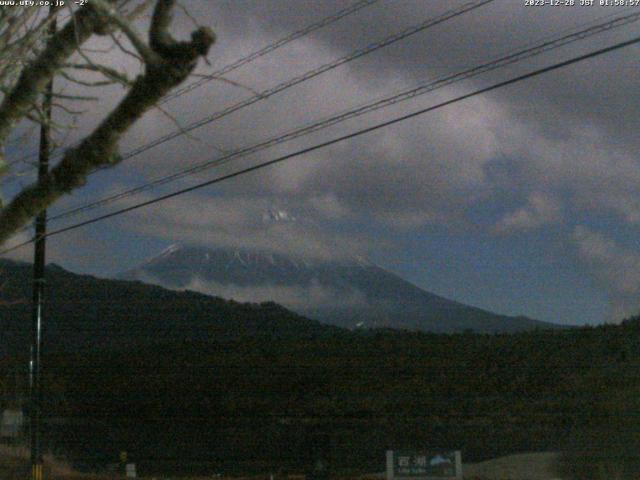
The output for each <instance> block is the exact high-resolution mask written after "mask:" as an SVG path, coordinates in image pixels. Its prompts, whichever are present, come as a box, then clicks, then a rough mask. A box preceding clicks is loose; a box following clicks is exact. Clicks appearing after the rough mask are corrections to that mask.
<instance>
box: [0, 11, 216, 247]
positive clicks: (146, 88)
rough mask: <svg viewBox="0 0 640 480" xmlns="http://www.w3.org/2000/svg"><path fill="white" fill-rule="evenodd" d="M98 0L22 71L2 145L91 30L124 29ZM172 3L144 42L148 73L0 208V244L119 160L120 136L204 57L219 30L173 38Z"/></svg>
mask: <svg viewBox="0 0 640 480" xmlns="http://www.w3.org/2000/svg"><path fill="white" fill-rule="evenodd" d="M94 3H95V4H96V5H98V7H97V8H92V9H80V10H78V12H77V13H76V14H75V15H74V19H72V20H70V21H69V22H68V23H67V25H66V26H65V27H64V29H63V30H61V31H60V32H59V33H58V34H57V35H55V36H54V37H52V38H51V40H50V42H49V45H48V46H47V48H46V49H45V50H44V51H43V52H42V54H41V55H40V56H39V57H38V58H37V59H36V60H35V61H34V62H33V64H31V65H30V66H29V67H27V68H26V69H25V70H24V71H23V73H22V75H21V77H20V80H19V82H18V85H20V86H21V88H20V89H14V90H13V91H12V92H11V93H10V94H9V95H8V96H7V97H6V98H5V101H4V102H3V103H2V105H0V145H1V144H2V143H3V141H4V139H5V138H6V137H7V135H8V134H9V132H10V131H11V129H12V127H13V126H14V125H15V123H16V122H17V121H18V120H19V119H20V118H22V117H24V116H25V115H26V114H27V113H28V111H29V109H30V108H31V105H32V103H33V100H34V99H35V97H37V94H38V92H40V91H41V90H42V89H43V88H44V85H45V84H46V82H47V81H48V79H49V78H51V76H52V75H54V74H55V73H56V71H57V70H59V69H61V68H63V67H64V66H65V62H66V61H67V59H68V58H69V56H70V55H71V54H73V52H74V51H76V50H77V49H78V48H79V46H80V45H81V44H82V43H83V42H85V41H86V40H87V39H88V38H89V37H90V35H91V33H92V32H96V33H98V34H100V35H103V34H109V33H110V32H109V29H110V28H112V26H113V25H115V26H116V27H117V28H118V29H120V28H122V25H121V23H120V21H121V20H122V19H120V20H116V18H117V16H116V15H115V14H114V12H112V11H107V10H104V9H103V7H104V8H107V7H106V6H105V5H106V4H105V2H102V1H100V0H96V1H95V2H94ZM174 5H175V1H174V0H157V3H156V6H155V9H154V12H153V16H152V22H151V27H150V31H149V45H150V46H149V47H145V49H146V54H145V55H144V57H143V58H144V60H145V69H144V73H143V74H142V75H140V76H138V77H137V78H136V79H135V80H134V82H133V84H132V85H131V88H130V89H129V90H128V92H127V94H126V95H125V97H124V98H123V99H122V101H121V102H120V103H119V104H118V105H117V106H116V107H115V109H114V110H113V111H112V112H111V113H110V114H109V115H108V116H107V117H106V118H105V119H104V120H103V121H102V123H101V124H100V125H99V126H98V127H97V128H96V129H95V130H94V131H93V132H92V133H91V134H90V135H88V136H87V137H86V138H85V139H84V140H83V141H81V142H80V144H79V145H78V146H77V147H75V148H71V149H69V150H67V151H66V152H65V154H64V155H63V158H62V160H61V161H60V162H59V163H58V164H57V165H56V166H55V167H54V168H53V169H52V170H51V172H50V173H49V174H48V175H46V176H44V178H43V179H42V180H40V181H38V182H37V183H35V184H33V185H31V186H30V187H27V188H25V189H24V190H23V191H22V192H21V193H19V194H18V195H17V196H16V197H14V198H13V200H12V201H11V202H10V203H9V204H8V205H7V206H6V207H5V208H4V209H2V210H0V244H2V243H3V242H5V241H6V240H7V239H8V238H9V237H11V235H12V234H13V233H15V232H16V231H17V230H18V229H19V228H20V227H22V226H23V225H24V224H25V223H26V222H28V221H29V220H30V219H31V218H32V217H34V216H35V215H37V214H38V213H39V212H40V211H42V210H43V209H45V208H47V207H48V206H49V205H51V204H52V203H53V202H54V201H56V200H57V199H58V198H60V197H61V196H62V195H64V194H66V193H69V192H71V191H72V190H73V189H74V188H77V187H79V186H81V185H83V184H84V183H85V179H86V176H87V174H88V173H90V172H91V171H93V170H96V169H98V168H101V167H104V166H108V165H114V164H116V163H118V162H120V161H121V158H120V156H119V155H118V154H117V146H118V142H119V140H120V138H121V137H122V135H123V134H124V133H125V132H126V131H127V130H128V129H129V128H130V127H131V126H132V125H133V124H134V123H135V122H136V121H137V120H138V119H139V118H140V117H141V116H142V115H143V114H144V113H145V112H147V111H148V110H149V109H150V108H152V107H153V106H154V105H155V104H156V103H157V102H158V101H159V100H160V99H161V98H162V97H163V96H165V95H166V94H167V93H168V92H169V91H170V90H171V89H172V88H174V87H176V86H177V85H179V84H180V83H182V82H183V81H184V80H185V79H186V78H187V77H188V76H189V75H190V74H191V73H192V72H193V70H194V68H195V67H196V64H197V61H198V59H199V58H200V57H204V56H206V55H207V54H208V52H209V49H210V47H211V45H212V44H213V43H214V41H215V35H214V34H213V32H212V31H211V30H210V29H208V28H205V27H201V28H199V29H197V30H195V31H194V32H193V33H192V34H191V40H190V41H182V42H179V41H176V40H174V39H173V37H172V36H171V34H170V33H169V31H168V29H169V26H170V23H171V11H172V8H173V7H174ZM118 18H119V17H118ZM129 40H131V37H129ZM136 48H138V46H136ZM145 49H142V50H143V51H144V50H145ZM139 51H140V50H139ZM149 52H151V53H149Z"/></svg>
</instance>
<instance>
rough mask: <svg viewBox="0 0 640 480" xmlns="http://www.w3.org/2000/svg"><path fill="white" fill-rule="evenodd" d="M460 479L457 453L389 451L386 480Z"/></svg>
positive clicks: (459, 461) (458, 455)
mask: <svg viewBox="0 0 640 480" xmlns="http://www.w3.org/2000/svg"><path fill="white" fill-rule="evenodd" d="M409 478H413V479H425V480H431V479H433V480H436V479H446V478H449V479H458V478H462V460H461V455H460V452H459V451H389V452H387V480H395V479H409Z"/></svg>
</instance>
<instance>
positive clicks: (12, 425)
mask: <svg viewBox="0 0 640 480" xmlns="http://www.w3.org/2000/svg"><path fill="white" fill-rule="evenodd" d="M23 425H24V415H23V414H22V410H16V409H6V410H4V411H3V412H2V423H1V424H0V437H3V438H17V437H19V436H20V433H21V432H22V427H23Z"/></svg>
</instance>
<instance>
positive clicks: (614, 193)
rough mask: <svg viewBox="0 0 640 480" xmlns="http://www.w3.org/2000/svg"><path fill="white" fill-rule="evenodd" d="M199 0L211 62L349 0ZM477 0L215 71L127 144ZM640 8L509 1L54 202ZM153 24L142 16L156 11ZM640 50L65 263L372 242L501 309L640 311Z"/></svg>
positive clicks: (188, 161) (448, 94) (574, 47)
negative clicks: (221, 74) (276, 215)
mask: <svg viewBox="0 0 640 480" xmlns="http://www.w3.org/2000/svg"><path fill="white" fill-rule="evenodd" d="M182 3H183V5H184V6H185V7H186V10H188V11H189V12H190V14H191V17H193V19H195V20H196V21H197V22H198V23H201V24H204V25H209V26H212V27H213V28H214V30H215V31H216V33H217V35H218V42H217V43H216V45H215V46H214V48H213V49H212V51H211V54H210V56H209V60H210V64H211V65H205V64H203V65H201V66H200V68H199V69H198V72H199V73H201V74H206V73H207V72H211V71H215V70H216V69H218V68H220V67H222V66H224V65H226V64H228V63H230V62H232V61H234V60H235V59H237V58H239V57H242V56H244V55H247V54H249V53H251V52H253V51H255V50H258V49H260V48H262V47H263V46H265V45H268V44H270V43H272V42H274V41H276V40H278V39H280V38H282V37H284V36H286V35H287V34H288V33H290V32H292V31H295V30H298V29H300V28H302V27H304V26H305V25H307V24H310V23H312V22H314V21H317V20H318V19H319V18H321V17H323V16H326V15H330V14H331V13H333V12H336V11H338V10H340V9H342V8H345V7H346V6H347V5H349V4H350V2H347V1H345V0H341V1H340V0H313V1H311V0H226V1H222V0H184V1H183V2H182ZM463 3H465V2H464V1H457V0H456V1H454V0H380V1H378V2H377V3H375V4H374V5H372V6H370V7H367V8H365V9H363V10H361V11H359V12H357V13H355V14H353V15H351V16H349V17H347V18H344V19H342V20H340V21H339V22H336V23H335V24H333V25H331V26H329V27H327V28H324V29H322V30H319V31H317V32H315V33H313V34H311V35H309V36H307V37H304V38H301V39H299V40H296V41H294V42H292V43H291V44H289V45H287V46H285V47H283V48H280V49H278V50H277V51H275V52H273V53H271V54H269V55H266V56H264V57H262V58H261V59H259V60H258V61H256V62H254V63H251V64H249V65H247V66H245V67H243V68H241V69H238V70H236V71H234V72H232V73H230V74H229V75H228V79H229V80H232V81H233V82H234V83H236V84H238V85H241V86H238V85H233V84H231V83H230V82H223V81H211V82H208V83H206V84H205V85H203V86H201V87H199V88H197V89H195V90H193V91H192V92H190V93H188V94H185V95H183V96H180V97H179V98H176V99H174V100H172V101H171V102H169V103H167V104H166V105H164V106H163V108H165V109H166V111H167V113H170V115H165V114H164V113H163V112H161V111H159V110H155V111H154V112H151V113H149V114H148V115H146V116H145V118H144V119H143V120H142V121H141V122H140V123H139V125H137V126H136V128H135V129H134V130H132V131H131V132H130V133H129V134H128V135H127V137H126V138H125V140H124V141H123V144H122V151H123V152H127V151H129V150H131V149H132V148H135V147H137V146H139V145H143V144H145V143H146V142H149V141H151V140H153V139H155V138H157V137H158V136H161V135H163V134H165V133H167V132H170V131H172V130H175V128H176V126H175V124H174V121H178V122H179V123H180V124H182V125H188V124H190V123H192V122H194V121H197V120H199V119H201V118H204V117H206V116H207V115H210V114H211V113H213V112H216V111H218V110H221V109H223V108H225V107H227V106H229V105H232V104H234V103H236V102H238V101H241V100H243V99H244V98H247V97H250V96H251V95H253V93H252V92H251V91H263V90H266V89H268V88H269V87H272V86H274V85H277V84H278V83H280V82H283V81H286V80H288V79H290V78H292V77H294V76H296V75H299V74H301V73H304V72H306V71H308V70H311V69H313V68H315V67H317V66H320V65H323V64H325V63H328V62H331V61H333V60H334V59H336V58H338V57H340V56H343V55H346V54H348V53H350V52H352V51H353V50H355V49H358V48H362V47H364V46H366V45H368V44H370V43H372V42H376V41H378V40H380V39H382V38H384V37H386V36H389V35H392V34H394V33H396V32H398V31H400V30H402V29H404V28H407V27H409V26H411V25H414V24H416V23H419V22H422V21H423V20H425V19H427V18H429V17H434V16H437V15H439V14H442V13H443V12H444V11H446V10H448V9H453V8H456V7H458V6H460V5H462V4H463ZM576 3H579V0H576ZM596 3H598V2H596ZM636 10H638V11H640V7H632V8H623V7H599V6H593V7H584V6H579V5H575V6H573V7H563V6H550V5H547V6H542V7H529V6H525V1H524V0H495V1H494V2H493V3H490V4H488V5H485V6H482V7H480V8H478V9H476V10H473V11H471V12H468V13H466V14H464V15H461V16H459V17H457V18H455V19H452V20H450V21H448V22H445V23H442V24H441V25H438V26H435V27H433V28H431V29H429V30H427V31H424V32H421V33H418V34H416V35H413V36H411V37H409V38H407V39H405V40H403V41H401V42H398V43H395V44H394V45H392V46H389V47H387V48H384V49H381V50H378V51H377V52H375V53H372V54H370V55H367V56H364V57H362V58H360V59H358V60H355V61H353V62H350V63H348V64H346V65H343V66H341V67H339V68H336V69H334V70H332V71H330V72H327V73H324V74H322V75H320V76H318V77H316V78H314V79H313V80H310V81H307V82H304V83H302V84H301V85H298V86H296V87H294V88H291V89H289V90H287V91H286V92H282V93H280V94H277V95H274V96H273V97H270V98H269V99H266V100H263V101H260V102H257V103H256V104H254V105H253V106H251V107H248V108H245V109H242V110H241V111H239V112H237V113H234V114H232V115H229V116H227V117H225V118H223V119H221V120H219V121H216V122H213V123H211V124H208V125H206V126H204V127H202V128H199V129H197V130H195V131H193V132H192V133H191V135H190V136H188V137H187V136H182V137H180V138H178V139H175V140H172V141H170V142H167V143H165V144H163V145H162V146H159V147H156V148H154V149H151V150H149V151H147V152H145V153H143V154H141V155H139V156H137V157H134V158H131V159H129V160H127V161H126V162H125V163H124V164H123V165H121V166H119V167H117V168H115V169H113V170H111V171H103V172H100V173H97V174H95V175H93V176H92V177H91V178H90V180H89V183H88V185H87V186H86V187H85V188H83V189H81V190H79V191H77V192H76V193H74V194H73V195H71V196H69V197H67V198H65V199H63V200H62V201H60V202H59V204H58V205H56V207H55V208H53V209H52V210H51V212H52V213H54V214H55V212H60V211H63V210H65V209H68V208H70V207H73V206H76V205H81V204H83V203H85V202H87V201H90V200H92V199H97V198H101V197H103V196H105V195H108V194H112V193H116V192H118V191H120V190H123V189H127V188H131V187H134V186H137V185H139V184H141V183H144V182H145V181H149V180H152V179H154V178H158V177H160V176H163V175H167V174H170V173H172V172H174V171H176V170H177V169H181V168H185V167H187V166H190V165H195V164H197V163H199V162H202V161H204V160H207V159H211V158H215V157H216V156H220V155H221V153H220V151H232V150H235V149H239V148H242V147H244V146H247V145H251V144H253V143H256V142H259V141H261V140H263V139H267V138H270V137H272V136H275V135H277V134H278V133H281V132H286V131H288V130H290V129H292V128H295V127H298V126H300V125H303V124H307V123H311V122H315V121H317V120H319V119H322V118H325V117H328V116H330V115H332V114H335V113H336V112H341V111H345V110H348V109H350V108H353V107H355V106H358V105H361V104H364V103H366V102H369V101H372V100H374V99H377V98H382V97H385V96H388V95H390V94H392V93H395V92H398V91H401V90H403V89H408V88H410V87H412V86H416V85H418V84H421V83H424V82H428V81H429V80H433V79H436V78H438V77H440V76H442V75H445V74H447V73H455V72H459V71H463V70H465V69H468V68H471V67H473V66H475V65H478V64H481V63H483V62H486V61H488V60H491V59H494V58H498V57H500V56H502V55H504V54H506V53H509V52H513V51H516V50H518V49H520V48H523V47H525V46H529V45H533V44H536V43H541V42H543V41H545V40H547V39H549V38H551V37H554V36H558V35H560V34H563V33H569V32H572V31H574V30H577V29H579V28H583V27H584V26H586V25H590V24H594V23H597V22H598V21H603V19H605V18H613V17H614V16H618V15H624V14H629V13H633V12H634V11H636ZM138 27H139V29H140V30H143V29H144V25H142V24H141V25H139V26H138ZM639 27H640V22H636V23H632V24H630V25H628V26H626V27H623V28H619V29H615V30H612V31H609V32H605V33H602V34H600V35H597V36H594V37H591V38H589V39H588V40H585V41H582V42H577V43H573V44H571V45H568V46H566V47H563V48H560V49H558V50H555V51H553V52H549V53H546V54H544V55H542V56H539V57H536V58H533V59H529V60H526V61H524V62H522V63H518V64H515V65H512V66H509V67H507V68H503V69H500V70H497V71H495V72H492V73H490V74H487V75H483V76H480V77H477V78H474V79H472V80H467V81H464V82H459V83H456V84H454V85H451V86H448V87H446V88H443V89H440V90H437V91H435V92H432V93H430V94H427V95H424V96H422V97H419V98H415V99H413V100H411V101H407V102H404V103H401V104H399V105H396V106H393V107H390V108H387V109H384V110H380V111H377V112H375V113H372V114H369V115H366V116H364V117H360V118H357V119H354V120H350V121H347V122H345V123H343V124H340V125H338V126H334V127H331V128H329V129H327V130H323V131H321V132H318V133H314V134H312V135H309V136H306V137H303V138H300V139H296V140H294V141H291V142H288V143H285V144H283V145H280V146H277V147H275V148H271V149H268V150H265V151H262V152H260V153H258V154H255V155H253V156H249V157H246V158H243V159H239V160H236V161H233V162H230V163H229V164H226V165H224V166H222V167H219V168H216V169H212V170H207V171H206V172H202V173H199V174H198V175H195V176H191V177H189V178H187V179H183V180H180V181H178V182H175V183H172V184H169V185H165V186H162V187H159V188H156V189H154V190H151V191H147V192H144V193H143V194H141V195H138V196H136V197H131V198H126V199H124V200H122V201H120V202H117V203H115V204H112V205H110V206H108V207H104V208H100V209H97V210H93V211H91V212H89V213H86V214H83V215H79V216H76V217H73V218H69V219H66V220H64V221H59V222H56V223H53V224H52V225H51V227H52V228H53V227H60V226H64V225H68V224H71V223H74V222H77V221H79V220H83V219H87V218H90V217H91V216H94V215H97V214H100V213H106V212H108V211H110V210H112V209H114V208H117V207H122V206H125V205H129V204H132V203H135V202H137V201H140V200H145V199H150V198H152V197H154V196H157V195H159V194H162V193H166V192H169V191H173V190H175V189H178V188H181V187H185V186H189V185H192V184H194V183H196V182H198V181H202V180H205V179H209V178H213V177H215V176H218V175H220V174H222V173H228V172H231V171H233V170H235V169H238V168H240V167H242V166H247V165H252V164H255V163H258V162H260V161H264V160H268V159H271V158H274V157H276V156H278V155H281V154H284V153H287V152H291V151H294V150H297V149H299V148H303V147H305V146H309V145H313V144H315V143H318V142H320V141H323V140H327V139H330V138H333V137H335V136H338V135H340V134H344V133H348V132H352V131H355V130H358V129H360V128H363V127H366V126H370V125H373V124H375V123H378V122H380V121H383V120H386V119H390V118H393V117H394V116H397V115H401V114H403V113H407V112H411V111H414V110H417V109H420V108H424V107H426V106H429V105H433V104H435V103H438V102H440V101H442V100H446V99H449V98H453V97H455V96H457V95H460V94H463V93H466V92H469V91H472V90H474V89H476V88H479V87H482V86H487V85H490V84H491V83H493V82H496V81H499V80H503V79H507V78H510V77H512V76H516V75H518V74H521V73H524V72H527V71H530V70H533V69H536V68H539V67H541V66H544V65H549V64H551V63H554V62H557V61H559V60H563V59H568V58H571V57H573V56H576V55H579V54H581V53H585V52H587V51H590V50H594V49H597V48H602V47H604V46H607V45H610V44H614V43H616V42H619V41H621V40H625V39H630V38H632V37H634V36H635V35H638V33H639V32H640V28H639ZM192 28H193V23H192V19H190V18H188V17H187V16H186V15H184V14H178V15H177V16H176V19H175V24H174V32H175V33H176V34H177V35H178V36H180V35H183V36H184V35H186V34H187V32H188V31H190V30H191V29H192ZM102 42H104V40H102ZM98 43H99V42H98ZM91 54H92V55H94V56H95V58H96V59H99V60H100V61H104V62H108V63H109V64H112V65H115V64H119V65H125V66H126V68H128V69H129V70H130V71H134V70H135V67H136V65H135V62H134V61H132V60H131V59H127V58H126V57H125V56H124V55H122V54H121V53H119V52H116V51H110V52H109V53H106V54H105V53H99V52H97V53H96V52H93V53H91ZM639 54H640V49H639V48H638V47H635V46H633V47H629V48H626V49H623V50H620V51H617V52H614V53H611V54H608V55H606V56H602V57H598V58H595V59H592V60H588V61H585V62H583V63H580V64H577V65H574V66H570V67H568V68H564V69H562V70H560V71H556V72H553V73H550V74H547V75H545V76H543V77H538V78H535V79H531V80H527V81H524V82H521V83H518V84H516V85H513V86H509V87H507V88H504V89H500V90H497V91H494V92H492V93H489V94H485V95H482V96H477V97H474V98H472V99H469V100H466V101H463V102H460V103H457V104H455V105H452V106H449V107H446V108H442V109H440V110H437V111H435V112H432V113H430V114H428V115H424V116H422V117H419V118H415V119H413V120H410V121H407V122H403V123H401V124H397V125H395V126H392V127H389V128H385V129H384V130H380V131H377V132H375V133H372V134H368V135H364V136H361V137H359V138H357V139H353V140H350V141H347V142H343V143H340V144H338V145H335V146H332V147H329V148H325V149H322V150H319V151H315V152H313V153H310V154H308V155H305V156H303V157H299V158H296V159H293V160H291V161H288V162H286V163H283V164H280V165H277V166H273V167H269V168H267V169H264V170H261V171H259V172H255V173H252V174H250V175H245V176H242V177H239V178H237V179H234V180H232V181H229V182H224V183H221V184H218V185H216V186H213V187H209V188H206V189H202V190H199V191H197V192H193V193H190V194H188V195H184V196H181V197H178V198H174V199H172V200H170V201H167V202H163V203H160V204H156V205H153V206H151V207H149V208H145V209H143V210H137V211H135V212H132V213H130V214H126V215H122V216H120V217H117V218H114V219H110V220H107V221H104V222H101V223H99V224H96V225H92V226H88V227H85V228H82V229H78V230H75V231H73V232H70V233H68V234H64V235H60V236H57V237H53V238H51V239H50V241H49V245H50V260H51V261H55V262H57V263H60V264H62V265H63V266H66V267H67V268H69V269H71V270H74V271H79V272H88V273H93V274H97V275H101V276H108V275H112V274H114V273H116V272H119V271H122V270H126V269H127V268H130V267H131V266H133V265H135V264H137V263H139V262H141V261H142V260H143V259H144V258H146V257H148V256H150V255H153V254H155V253H157V252H158V251H160V250H161V249H163V248H164V247H166V246H167V245H169V244H172V243H174V242H181V243H191V244H200V245H210V246H238V247H251V248H253V247H259V248H261V249H267V250H271V251H286V252H293V253H296V254H299V255H311V256H316V257H323V258H324V257H333V256H342V255H354V254H358V255H366V256H368V257H369V258H371V259H372V260H373V261H374V262H376V263H378V264H379V265H381V266H383V267H385V268H388V269H390V270H392V271H394V272H396V273H398V274H400V275H401V276H403V277H405V278H407V279H409V280H410V281H412V282H414V283H415V284H417V285H419V286H420V287H423V288H425V289H426V290H429V291H432V292H435V293H438V294H440V295H443V296H445V297H448V298H452V299H455V300H458V301H461V302H464V303H468V304H472V305H476V306H479V307H482V308H486V309H489V310H493V311H496V312H499V313H505V314H524V315H527V316H530V317H534V318H538V319H541V320H547V321H552V322H559V323H580V324H581V323H599V322H603V321H616V320H619V319H621V318H622V317H623V316H625V315H630V314H634V313H637V312H638V311H639V310H640V308H639V307H640V247H639V245H638V242H637V240H636V239H637V238H638V237H639V234H640V229H639V224H640V189H639V187H640V160H639V159H638V158H637V157H636V152H637V151H638V150H639V147H640V135H639V134H638V131H639V126H640V111H639V108H638V107H639V106H640V102H639V99H640V75H638V67H639V65H640V64H639V59H638V56H639ZM196 80H198V78H194V79H193V81H196ZM59 85H60V88H66V89H68V90H69V91H73V87H70V86H68V85H63V84H62V83H59ZM122 91H123V90H122V88H120V87H113V88H104V89H101V90H100V92H99V94H100V96H101V100H100V102H99V103H97V104H92V105H90V106H89V108H88V112H87V113H86V114H85V115H83V116H82V117H81V118H80V119H79V120H78V122H77V124H76V125H75V128H74V130H72V131H71V133H70V134H69V136H68V139H67V141H72V140H73V139H74V138H78V137H79V136H80V135H81V134H82V132H87V131H89V129H90V128H91V126H92V125H95V124H96V122H97V121H99V119H100V114H101V112H104V111H106V110H107V109H108V108H109V107H110V106H112V105H113V104H114V102H115V101H117V99H118V98H120V97H121V95H122ZM59 115H60V119H61V121H67V122H69V119H68V118H66V117H64V118H63V114H62V113H59ZM33 148H34V147H33V146H30V145H29V142H28V141H21V142H19V143H16V144H14V145H13V146H11V147H10V149H9V150H8V156H9V159H11V156H13V157H15V158H18V157H20V156H21V155H24V153H25V151H30V149H33ZM23 168H24V169H26V168H27V167H23ZM31 178H32V177H30V176H29V175H28V174H25V175H21V176H19V177H16V178H15V179H14V180H13V182H12V183H11V184H8V185H5V186H4V194H5V196H10V195H11V194H12V193H13V192H14V191H15V188H16V187H17V185H20V184H27V183H28V182H29V181H30V179H31ZM268 210H281V211H286V212H288V214H289V216H291V217H294V218H295V219H296V221H295V222H280V223H276V224H273V223H265V221H264V213H265V212H266V211H268ZM20 238H24V235H23V236H21V237H20ZM18 239H19V238H17V239H16V240H18ZM30 254H31V251H30V249H23V250H21V251H19V252H16V253H14V254H13V256H14V257H20V258H27V257H29V255H30Z"/></svg>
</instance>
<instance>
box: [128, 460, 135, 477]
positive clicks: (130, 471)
mask: <svg viewBox="0 0 640 480" xmlns="http://www.w3.org/2000/svg"><path fill="white" fill-rule="evenodd" d="M126 477H127V478H136V477H137V475H136V464H135V463H127V467H126Z"/></svg>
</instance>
